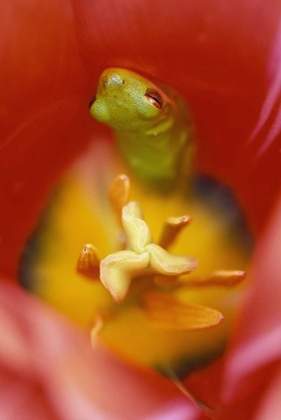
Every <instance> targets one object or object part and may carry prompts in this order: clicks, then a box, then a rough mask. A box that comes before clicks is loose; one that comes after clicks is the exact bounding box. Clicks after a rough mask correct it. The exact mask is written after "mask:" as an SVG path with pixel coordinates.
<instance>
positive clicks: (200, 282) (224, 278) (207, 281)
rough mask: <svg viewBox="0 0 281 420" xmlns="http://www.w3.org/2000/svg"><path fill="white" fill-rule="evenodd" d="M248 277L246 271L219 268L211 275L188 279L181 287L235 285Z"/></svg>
mask: <svg viewBox="0 0 281 420" xmlns="http://www.w3.org/2000/svg"><path fill="white" fill-rule="evenodd" d="M245 277H246V273H245V271H239V270H218V271H214V272H213V273H212V274H211V275H210V276H208V277H205V278H201V279H199V278H193V279H188V281H186V282H185V283H184V285H183V283H181V284H179V285H178V286H179V287H182V286H183V287H209V286H210V287H234V286H236V285H237V284H239V283H241V281H243V280H244V279H245Z"/></svg>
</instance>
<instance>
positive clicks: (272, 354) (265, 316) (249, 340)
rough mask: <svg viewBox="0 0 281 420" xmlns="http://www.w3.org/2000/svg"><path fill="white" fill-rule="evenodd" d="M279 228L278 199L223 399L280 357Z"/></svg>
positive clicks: (242, 318)
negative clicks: (252, 375)
mask: <svg viewBox="0 0 281 420" xmlns="http://www.w3.org/2000/svg"><path fill="white" fill-rule="evenodd" d="M280 231H281V201H279V204H278V206H277V208H276V211H275V213H274V216H273V218H272V220H271V222H270V224H269V226H268V228H267V230H266V232H265V234H264V237H263V239H262V241H261V243H260V245H259V247H258V249H257V251H256V254H255V257H254V265H253V270H252V273H251V284H250V286H251V287H250V288H249V290H248V295H247V296H246V301H245V305H244V308H243V310H242V313H241V314H240V317H239V324H238V325H237V331H236V336H235V339H234V341H233V346H232V348H231V349H230V353H229V356H228V360H227V364H226V373H225V381H226V382H227V383H228V389H227V390H226V392H225V397H226V398H230V396H233V395H234V394H235V393H236V392H237V391H238V389H239V387H240V384H241V383H242V382H243V381H245V378H247V377H250V375H251V374H253V373H254V372H257V371H259V370H261V369H262V368H266V369H267V366H270V365H271V364H272V363H273V362H275V361H278V360H279V361H280V360H281V328H280V319H281V310H280V302H281V283H280V276H281V264H280ZM265 375H266V370H265ZM260 377H261V381H263V379H264V378H263V376H260ZM251 385H252V386H255V387H256V386H257V384H256V383H254V382H252V384H251ZM238 393H239V392H238Z"/></svg>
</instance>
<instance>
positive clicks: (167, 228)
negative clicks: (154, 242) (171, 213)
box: [159, 216, 191, 249]
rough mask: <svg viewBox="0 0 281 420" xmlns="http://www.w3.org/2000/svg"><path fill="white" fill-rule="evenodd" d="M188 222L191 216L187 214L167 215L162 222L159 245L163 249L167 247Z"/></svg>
mask: <svg viewBox="0 0 281 420" xmlns="http://www.w3.org/2000/svg"><path fill="white" fill-rule="evenodd" d="M190 222H191V217H189V216H181V217H169V218H168V219H167V220H166V222H165V224H164V227H163V231H162V235H161V238H160V241H159V245H160V246H161V247H162V248H164V249H168V248H169V247H170V246H171V245H172V244H173V242H174V241H175V240H176V238H177V236H178V234H179V233H180V232H181V230H182V229H183V228H184V227H185V226H187V225H188V224H189V223H190Z"/></svg>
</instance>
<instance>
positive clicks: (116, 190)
mask: <svg viewBox="0 0 281 420" xmlns="http://www.w3.org/2000/svg"><path fill="white" fill-rule="evenodd" d="M129 193H130V180H129V178H128V177H127V175H124V174H121V175H118V176H117V177H116V178H115V180H114V181H113V182H112V184H111V186H110V189H109V191H108V195H109V200H110V203H111V205H112V207H113V209H114V211H115V213H116V216H117V219H118V222H119V223H120V224H121V220H122V208H123V207H124V206H125V205H126V204H127V203H128V198H129Z"/></svg>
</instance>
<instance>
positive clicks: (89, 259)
mask: <svg viewBox="0 0 281 420" xmlns="http://www.w3.org/2000/svg"><path fill="white" fill-rule="evenodd" d="M77 271H78V273H79V274H83V276H86V277H89V278H90V279H97V280H98V279H99V276H100V259H99V257H98V251H97V249H96V248H95V247H94V246H93V245H91V244H87V245H85V246H84V248H83V250H82V252H81V254H80V256H79V258H78V262H77Z"/></svg>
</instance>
